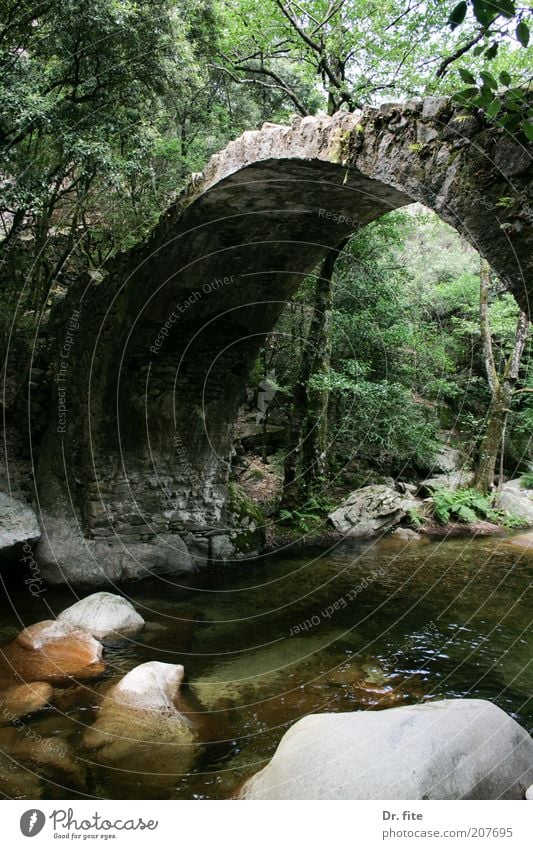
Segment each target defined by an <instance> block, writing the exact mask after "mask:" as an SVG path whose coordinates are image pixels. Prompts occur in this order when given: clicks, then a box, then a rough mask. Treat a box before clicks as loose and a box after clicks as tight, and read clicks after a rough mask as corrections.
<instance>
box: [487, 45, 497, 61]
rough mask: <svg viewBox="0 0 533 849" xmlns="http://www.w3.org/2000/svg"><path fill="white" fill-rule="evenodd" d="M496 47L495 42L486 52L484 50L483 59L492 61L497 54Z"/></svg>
mask: <svg viewBox="0 0 533 849" xmlns="http://www.w3.org/2000/svg"><path fill="white" fill-rule="evenodd" d="M498 47H499V45H498V42H497V41H495V42H494V43H493V44H491V45H490V47H489V48H488V50H485V59H494V57H495V56H496V54H497V52H498Z"/></svg>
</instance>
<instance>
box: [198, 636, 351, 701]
mask: <svg viewBox="0 0 533 849" xmlns="http://www.w3.org/2000/svg"><path fill="white" fill-rule="evenodd" d="M343 635H344V632H343V631H341V630H339V631H329V633H327V634H326V635H324V634H321V635H312V636H297V637H294V636H293V637H288V638H287V639H285V640H280V641H279V642H277V643H276V644H275V645H269V646H266V647H264V648H257V649H255V650H253V651H250V652H246V653H244V652H243V653H242V654H241V655H237V656H235V657H231V658H230V659H229V660H225V661H221V662H220V663H218V664H217V666H216V667H215V668H214V669H213V670H211V671H209V672H208V673H206V674H205V675H203V676H202V678H200V679H198V680H197V681H195V682H194V684H192V685H191V690H192V691H193V693H194V695H195V696H196V697H197V698H198V700H199V701H200V702H201V704H202V705H203V706H204V707H205V708H206V709H207V710H208V711H211V710H219V709H221V708H227V707H230V706H237V707H239V708H241V707H242V706H243V705H245V704H246V703H247V702H254V701H256V700H257V699H259V698H268V697H269V696H270V695H271V694H272V692H273V691H277V690H281V691H284V690H285V689H286V688H287V676H288V675H290V676H292V675H293V673H294V670H295V669H298V674H299V676H300V675H301V680H302V681H305V674H306V673H305V670H306V669H310V670H311V675H312V676H316V674H317V654H318V653H319V652H321V651H324V650H326V651H327V650H328V647H329V646H331V645H332V644H333V643H334V642H335V640H336V639H337V638H339V637H342V636H343ZM328 662H329V663H330V662H331V661H330V660H329V661H328ZM289 689H290V688H289Z"/></svg>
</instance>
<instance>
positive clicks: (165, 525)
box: [30, 98, 533, 584]
mask: <svg viewBox="0 0 533 849" xmlns="http://www.w3.org/2000/svg"><path fill="white" fill-rule="evenodd" d="M530 168H531V152H530V151H528V150H527V148H526V145H525V142H524V140H522V141H521V140H520V138H512V137H511V136H509V135H508V134H507V133H505V131H503V130H501V129H497V128H495V127H494V126H490V125H488V124H487V123H485V122H484V121H483V119H482V118H480V117H476V116H475V115H472V114H467V113H464V112H461V111H460V110H458V109H457V108H456V107H455V106H454V105H453V104H452V103H451V101H449V100H448V99H441V98H439V99H435V98H431V99H426V100H421V101H412V102H407V103H405V104H387V105H383V106H381V107H380V108H368V109H365V110H364V111H362V112H359V113H355V114H347V113H339V114H337V115H334V116H333V117H331V118H329V117H318V118H312V117H309V118H303V119H296V120H295V121H294V122H293V124H292V126H278V125H274V124H265V125H264V126H263V127H262V129H261V130H258V131H253V132H245V133H244V134H243V135H242V136H241V137H240V138H239V139H237V140H236V141H234V142H231V143H230V144H229V145H228V146H227V147H226V149H225V150H223V151H222V152H221V153H219V154H217V155H215V156H213V157H212V158H211V160H210V161H209V163H208V165H207V167H206V169H205V171H204V172H203V173H202V174H197V175H193V177H192V178H191V180H190V182H189V184H188V186H187V188H186V190H185V191H184V192H183V193H182V194H181V195H180V197H179V198H178V200H177V202H176V203H175V204H174V205H173V206H172V207H171V208H170V209H169V210H168V211H167V212H166V213H165V214H164V215H163V216H162V218H161V219H160V222H159V224H158V225H157V226H156V227H155V229H154V231H153V232H152V233H151V235H150V236H149V238H148V239H146V240H145V241H144V242H143V243H142V244H139V245H137V246H136V247H135V248H133V249H132V250H129V251H127V252H125V253H123V254H121V255H119V256H118V257H116V258H114V259H113V260H112V261H110V262H109V263H108V264H107V265H106V266H105V267H104V268H103V269H102V274H101V275H93V276H89V277H86V278H85V279H82V280H80V281H79V283H78V284H77V285H76V286H75V287H74V288H73V289H71V290H70V291H69V294H68V296H67V298H66V299H65V300H64V301H63V302H62V304H61V305H60V306H59V307H57V308H56V310H55V313H54V315H53V316H52V319H51V326H52V327H53V335H54V339H55V353H54V357H55V362H54V370H55V379H56V383H55V386H56V390H57V392H56V398H55V401H54V403H53V404H52V406H51V410H50V419H49V424H48V428H47V430H46V433H45V435H44V437H43V438H42V440H41V442H40V445H38V446H35V451H36V454H37V458H38V462H37V467H36V468H37V471H36V488H37V494H38V504H39V509H40V518H41V522H42V527H43V536H42V539H41V542H40V543H39V546H38V551H37V554H38V557H39V559H40V562H41V565H42V569H43V571H44V573H45V575H46V577H47V578H48V579H49V580H51V581H66V580H70V581H76V582H87V583H93V584H96V583H105V582H109V581H110V582H116V581H120V580H123V579H126V578H129V577H136V576H139V575H143V574H146V572H147V571H152V572H155V573H178V572H180V571H187V570H190V569H193V568H196V567H197V566H198V565H201V564H202V563H205V562H208V561H210V560H211V561H212V560H218V559H225V558H231V556H232V553H234V552H235V543H236V540H237V538H238V537H239V532H237V533H234V532H232V531H231V527H232V526H233V525H234V524H235V522H236V521H237V523H238V516H237V518H236V514H238V506H237V507H236V506H235V505H234V504H231V505H229V506H228V502H227V497H226V496H227V482H228V460H229V455H230V450H231V434H232V424H233V422H234V419H235V415H236V411H237V408H238V406H239V403H240V401H241V399H242V393H243V388H244V386H245V381H246V378H247V375H248V372H249V369H250V367H251V365H252V363H253V361H254V359H255V357H256V355H257V352H258V349H259V348H260V345H261V342H262V340H263V338H264V336H265V334H266V333H268V332H269V331H270V330H271V329H272V327H273V325H274V323H275V321H276V319H277V318H278V316H279V314H280V311H281V309H282V307H283V304H284V303H285V302H286V301H287V300H288V299H289V298H290V297H291V295H292V293H294V291H295V289H296V288H297V287H298V285H299V283H300V281H301V280H302V279H303V277H304V276H305V274H306V273H308V272H309V271H310V270H311V269H313V267H315V266H316V264H317V263H318V262H319V261H320V260H321V258H322V257H323V256H324V254H325V253H326V252H327V251H328V250H329V249H331V248H335V246H337V245H339V243H341V241H342V240H343V239H344V238H345V237H346V236H347V235H349V234H350V233H351V232H352V231H354V230H355V229H357V228H358V227H361V226H363V225H365V224H367V223H368V222H370V221H373V220H374V219H376V218H378V217H379V216H381V215H383V214H384V213H386V212H388V211H389V210H392V209H397V208H398V207H402V206H404V205H406V204H409V203H412V202H414V201H419V202H421V203H423V204H425V205H426V206H427V207H429V208H430V209H432V210H434V211H435V212H437V213H438V214H439V215H440V216H441V217H442V218H443V219H444V220H445V221H447V222H448V223H449V224H451V225H452V226H453V227H455V228H456V229H457V230H458V231H459V232H460V233H461V234H462V235H463V236H464V237H465V238H466V239H467V240H468V241H469V242H470V243H471V244H472V245H473V246H474V247H475V248H476V249H477V250H478V251H479V252H480V253H481V254H482V255H483V256H485V257H486V258H487V260H488V261H489V262H490V264H491V265H492V267H493V268H494V270H495V271H496V272H497V273H498V274H499V275H500V277H501V278H502V279H503V280H504V281H505V283H506V284H507V285H508V286H509V288H510V289H511V290H512V291H513V292H514V294H515V295H516V297H517V298H518V299H519V301H520V302H521V304H522V306H523V307H524V308H525V309H529V305H530V302H529V300H528V297H529V293H530V291H531V280H532V277H531V247H532V241H533V203H532V199H531V187H530V182H529V179H530V174H531V171H530ZM30 408H31V398H30ZM228 528H229V530H228ZM243 536H246V533H244V532H243V529H242V527H241V528H240V537H241V542H242V537H243ZM250 536H251V534H250Z"/></svg>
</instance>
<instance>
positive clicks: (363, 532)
mask: <svg viewBox="0 0 533 849" xmlns="http://www.w3.org/2000/svg"><path fill="white" fill-rule="evenodd" d="M420 505H421V502H420V501H417V500H416V499H415V498H410V497H409V496H406V495H402V494H401V493H399V492H396V490H394V489H392V487H389V486H383V485H382V484H371V485H370V486H363V487H362V488H361V489H357V490H356V491H355V492H352V493H351V495H349V496H348V498H347V499H346V501H345V502H344V504H341V506H340V507H338V508H337V509H336V510H334V511H333V513H330V514H329V516H328V519H329V521H330V522H331V524H332V525H333V527H334V528H335V530H337V531H338V532H339V533H341V534H343V535H344V536H350V537H369V536H373V535H374V534H376V533H378V532H379V531H383V530H385V529H386V528H391V527H392V526H393V525H397V524H398V522H400V521H401V520H402V519H403V518H404V517H405V516H406V515H407V513H408V512H409V510H413V509H415V508H416V507H419V506H420Z"/></svg>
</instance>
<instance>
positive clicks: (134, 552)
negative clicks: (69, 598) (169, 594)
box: [36, 516, 196, 586]
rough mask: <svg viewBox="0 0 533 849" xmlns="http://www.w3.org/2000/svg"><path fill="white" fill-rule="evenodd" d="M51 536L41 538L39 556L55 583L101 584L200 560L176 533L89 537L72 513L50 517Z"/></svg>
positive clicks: (179, 570) (173, 571) (180, 570)
mask: <svg viewBox="0 0 533 849" xmlns="http://www.w3.org/2000/svg"><path fill="white" fill-rule="evenodd" d="M45 523H46V528H47V536H44V537H42V538H41V540H40V542H39V543H38V545H37V548H36V557H37V559H38V561H39V564H40V567H41V572H42V574H43V576H44V577H45V579H46V580H47V581H48V582H49V583H51V584H63V583H70V584H83V585H88V586H101V585H102V584H107V583H113V584H114V583H120V582H121V581H128V580H138V579H139V578H145V577H148V576H150V575H181V574H184V573H187V572H193V571H194V570H195V569H196V564H195V561H194V559H193V557H192V555H191V554H190V553H189V550H188V548H187V546H186V544H185V542H184V541H183V539H182V538H181V537H180V536H178V535H177V534H163V533H158V534H156V532H155V529H153V530H154V533H153V534H152V535H151V539H150V540H149V541H145V540H144V539H142V538H141V537H140V536H139V537H138V538H133V537H128V535H125V536H123V537H122V538H120V537H119V536H117V535H116V534H114V533H112V534H111V536H110V537H109V538H106V539H87V538H85V537H84V536H83V534H82V532H81V529H80V526H79V523H78V522H74V521H72V520H70V519H68V518H57V517H56V518H54V517H51V516H47V517H46V519H45Z"/></svg>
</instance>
